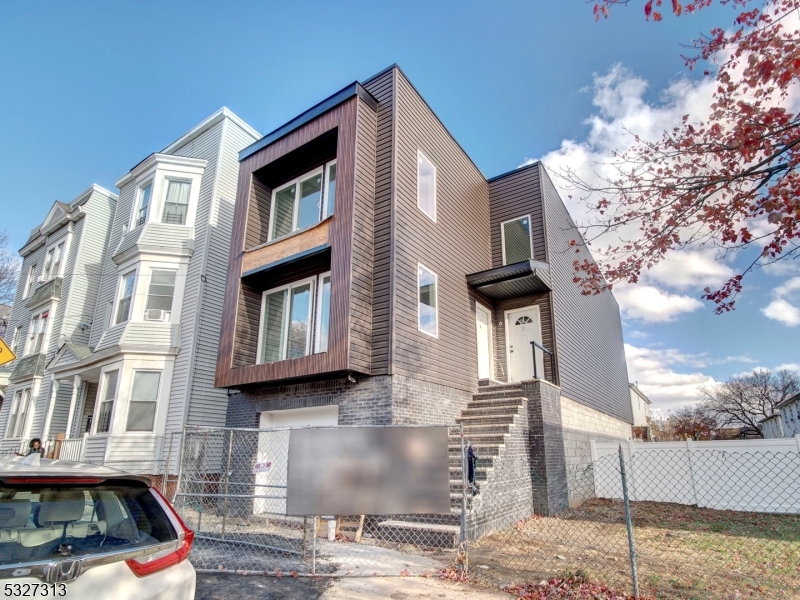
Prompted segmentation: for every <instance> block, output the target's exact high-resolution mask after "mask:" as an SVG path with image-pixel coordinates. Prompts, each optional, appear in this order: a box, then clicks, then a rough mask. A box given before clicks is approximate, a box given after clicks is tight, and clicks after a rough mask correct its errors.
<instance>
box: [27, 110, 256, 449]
mask: <svg viewBox="0 0 800 600" xmlns="http://www.w3.org/2000/svg"><path fill="white" fill-rule="evenodd" d="M259 137H260V136H259V134H258V133H256V132H255V131H254V130H253V129H252V128H251V127H249V126H248V125H247V124H246V123H244V122H243V121H242V120H241V119H239V118H238V117H236V115H234V114H233V113H231V112H230V111H229V110H228V109H226V108H222V109H220V110H219V111H217V112H215V113H214V114H213V115H211V116H210V117H208V118H207V119H206V120H204V121H203V122H202V123H200V124H199V125H197V126H196V127H194V128H193V129H192V130H191V131H189V132H188V133H186V134H185V135H183V136H181V137H180V138H179V139H178V140H176V141H175V142H173V143H172V144H170V145H169V146H167V147H166V148H164V149H163V150H161V151H160V152H157V153H155V154H151V155H150V156H148V157H147V158H145V159H144V160H143V161H142V162H140V163H139V164H137V165H136V166H135V167H134V168H133V169H131V170H130V171H129V172H128V173H126V174H125V175H123V176H122V177H121V178H120V179H119V180H118V181H117V182H116V186H117V187H118V188H119V191H120V194H119V202H118V203H117V206H116V212H115V214H114V217H113V223H112V225H111V229H110V234H109V238H108V243H107V246H106V252H105V255H104V257H103V265H102V272H103V275H102V279H101V280H100V282H99V287H98V290H97V293H96V295H95V297H94V302H93V305H92V313H93V316H92V317H91V319H90V320H89V321H88V322H90V323H91V327H90V328H89V331H88V332H87V334H86V335H84V336H83V337H82V338H81V339H80V340H76V339H63V340H61V342H63V343H59V344H58V351H57V353H55V356H54V357H53V358H52V360H50V361H49V363H48V372H52V374H53V381H54V386H55V389H57V390H58V392H57V393H54V394H52V399H53V405H54V406H51V410H52V411H53V412H54V413H57V414H59V415H63V416H64V418H63V419H61V420H60V421H59V429H54V428H53V427H50V428H49V429H44V430H42V429H41V428H34V429H33V430H32V432H34V433H38V432H40V431H41V432H42V433H43V434H45V435H53V434H54V433H57V432H63V433H65V434H66V437H67V441H66V442H65V443H63V444H61V448H62V452H61V454H62V457H64V456H68V457H69V458H80V459H83V460H87V461H94V462H98V461H115V460H117V461H119V460H138V461H145V462H147V461H155V460H159V459H160V458H161V456H162V450H164V440H165V437H166V436H167V435H168V434H169V433H170V432H175V431H181V430H182V428H183V425H184V423H188V424H196V425H197V424H203V425H224V423H225V414H226V409H227V392H226V391H225V390H220V389H215V388H214V368H215V365H216V354H217V344H218V339H219V323H220V316H221V312H222V298H223V294H224V290H225V273H226V266H227V258H228V248H229V244H230V236H231V227H232V223H233V208H234V201H235V198H236V184H237V176H238V153H239V151H240V150H241V149H242V148H244V147H246V146H248V145H250V144H252V143H253V142H254V141H255V140H257V139H259ZM54 347H55V346H54ZM49 358H50V357H49V356H48V359H49ZM70 440H74V441H70ZM164 452H166V450H164Z"/></svg>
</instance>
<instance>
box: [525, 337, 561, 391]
mask: <svg viewBox="0 0 800 600" xmlns="http://www.w3.org/2000/svg"><path fill="white" fill-rule="evenodd" d="M537 348H538V349H539V350H541V351H542V359H543V362H544V355H545V354H546V355H547V356H549V357H550V377H551V379H552V381H551V382H550V383H555V379H556V365H555V361H554V358H553V353H552V351H550V350H548V349H547V348H545V347H544V346H542V345H541V344H539V343H538V342H531V351H532V352H533V378H534V379H540V377H539V368H538V367H537V366H536V349H537ZM541 379H545V380H547V373H546V372H545V373H542V377H541Z"/></svg>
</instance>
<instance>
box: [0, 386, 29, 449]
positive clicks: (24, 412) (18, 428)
mask: <svg viewBox="0 0 800 600" xmlns="http://www.w3.org/2000/svg"><path fill="white" fill-rule="evenodd" d="M30 403H31V388H27V389H24V390H17V393H16V394H14V404H13V405H12V406H11V413H10V414H9V417H8V427H7V428H6V437H10V438H18V437H22V436H24V435H25V426H26V424H27V421H28V410H29V408H30Z"/></svg>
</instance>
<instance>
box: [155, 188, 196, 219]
mask: <svg viewBox="0 0 800 600" xmlns="http://www.w3.org/2000/svg"><path fill="white" fill-rule="evenodd" d="M191 189H192V184H191V183H189V182H188V181H172V180H170V181H169V185H168V186H167V197H166V199H165V200H164V214H163V216H162V217H161V222H162V223H172V224H173V225H186V214H187V213H188V211H189V192H190V191H191Z"/></svg>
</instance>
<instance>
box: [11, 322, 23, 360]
mask: <svg viewBox="0 0 800 600" xmlns="http://www.w3.org/2000/svg"><path fill="white" fill-rule="evenodd" d="M20 341H22V325H17V326H16V327H14V337H13V338H12V339H11V351H12V352H13V353H14V354H16V355H17V356H19V355H20V351H19V343H20Z"/></svg>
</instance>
